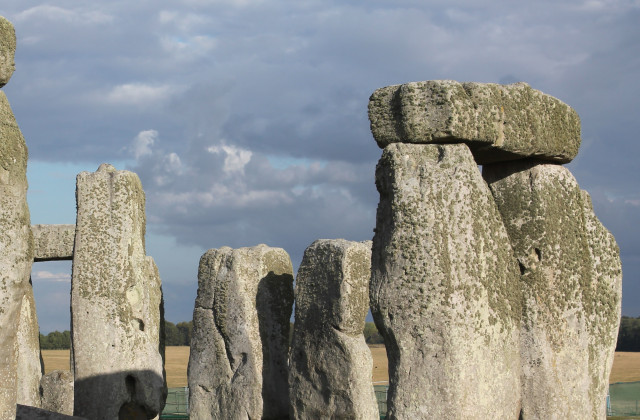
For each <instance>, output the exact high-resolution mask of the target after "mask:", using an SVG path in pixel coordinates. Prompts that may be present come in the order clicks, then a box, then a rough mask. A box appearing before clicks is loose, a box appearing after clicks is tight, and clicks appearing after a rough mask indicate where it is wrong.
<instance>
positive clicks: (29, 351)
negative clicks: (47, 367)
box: [17, 285, 43, 407]
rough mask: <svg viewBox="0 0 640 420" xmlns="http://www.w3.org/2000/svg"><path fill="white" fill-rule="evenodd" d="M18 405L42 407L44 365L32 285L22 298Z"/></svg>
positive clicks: (19, 330)
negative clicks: (41, 393) (41, 394)
mask: <svg viewBox="0 0 640 420" xmlns="http://www.w3.org/2000/svg"><path fill="white" fill-rule="evenodd" d="M17 341H18V370H17V372H18V373H17V379H18V384H17V385H18V397H17V401H18V404H24V405H29V406H31V407H40V378H42V373H43V364H42V357H41V356H40V329H39V328H38V316H37V314H36V302H35V299H34V297H33V288H32V287H31V285H29V286H28V287H27V290H26V292H25V294H24V297H23V298H22V308H21V310H20V322H19V324H18V340H17Z"/></svg>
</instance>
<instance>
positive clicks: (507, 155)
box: [369, 80, 580, 164]
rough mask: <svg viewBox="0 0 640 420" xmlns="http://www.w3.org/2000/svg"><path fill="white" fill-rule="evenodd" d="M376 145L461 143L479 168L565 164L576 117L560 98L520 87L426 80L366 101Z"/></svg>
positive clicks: (576, 137) (573, 146) (572, 150)
mask: <svg viewBox="0 0 640 420" xmlns="http://www.w3.org/2000/svg"><path fill="white" fill-rule="evenodd" d="M369 120H370V121H371V132H372V133H373V137H374V138H375V139H376V141H377V143H378V146H380V147H381V148H384V147H385V146H387V145H388V144H391V143H398V142H400V143H461V142H464V143H467V144H468V146H469V148H471V151H472V152H473V155H474V158H475V160H476V161H477V162H478V163H479V164H485V163H490V162H498V161H504V160H517V159H522V158H524V157H529V156H533V157H537V158H540V159H544V160H549V161H554V162H563V163H564V162H569V161H571V160H572V159H573V158H574V157H575V156H576V154H577V153H578V149H579V147H580V118H579V117H578V114H577V113H576V112H575V111H574V110H573V109H572V108H571V107H569V106H568V105H566V104H564V103H563V102H561V101H560V100H558V99H556V98H554V97H552V96H549V95H546V94H544V93H542V92H540V91H538V90H535V89H532V88H531V87H530V86H529V85H527V84H526V83H516V84H513V85H498V84H493V83H459V82H456V81H453V80H432V81H427V82H413V83H406V84H403V85H395V86H388V87H385V88H381V89H378V90H376V91H375V92H374V93H373V94H372V95H371V98H370V99H369Z"/></svg>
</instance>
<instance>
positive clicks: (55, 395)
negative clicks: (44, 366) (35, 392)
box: [40, 370, 73, 416]
mask: <svg viewBox="0 0 640 420" xmlns="http://www.w3.org/2000/svg"><path fill="white" fill-rule="evenodd" d="M40 388H41V390H42V399H41V401H42V408H43V409H45V410H49V411H53V412H55V413H61V414H66V415H69V416H70V415H73V374H72V373H71V372H70V371H68V370H54V371H51V372H49V373H47V374H46V375H44V376H43V377H42V379H41V380H40Z"/></svg>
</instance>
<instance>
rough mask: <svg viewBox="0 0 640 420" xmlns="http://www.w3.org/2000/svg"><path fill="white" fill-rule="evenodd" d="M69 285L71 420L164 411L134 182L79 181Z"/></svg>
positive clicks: (151, 276)
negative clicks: (133, 409)
mask: <svg viewBox="0 0 640 420" xmlns="http://www.w3.org/2000/svg"><path fill="white" fill-rule="evenodd" d="M76 196H77V201H78V203H77V204H78V205H77V207H78V214H77V222H76V237H75V249H74V260H73V271H72V279H71V312H72V313H71V322H72V324H71V328H72V338H73V340H72V345H73V362H72V367H73V372H74V375H75V389H74V392H75V398H74V405H75V409H74V410H75V411H74V413H75V414H76V415H80V416H84V417H87V418H91V419H113V418H118V413H119V412H120V410H121V409H122V407H124V406H126V407H127V408H131V406H132V405H133V406H135V407H138V408H139V409H140V410H143V411H144V412H145V413H146V415H147V416H148V417H149V418H152V417H154V416H155V415H156V414H158V413H159V412H160V411H161V410H162V407H163V406H164V399H165V397H166V386H165V382H164V368H163V358H164V348H163V347H162V346H161V342H160V332H161V329H162V325H163V322H164V321H163V319H162V311H163V309H162V305H163V303H162V287H161V281H160V276H159V275H158V270H157V267H156V265H155V263H154V262H153V259H152V258H151V257H147V256H146V255H145V247H144V233H145V212H144V204H145V198H144V192H143V190H142V185H141V184H140V180H139V178H138V176H137V175H136V174H134V173H132V172H128V171H117V170H116V169H115V168H114V167H113V166H111V165H106V164H103V165H101V166H100V167H99V168H98V170H97V171H96V172H94V173H88V172H82V173H80V174H79V175H78V176H77V187H76Z"/></svg>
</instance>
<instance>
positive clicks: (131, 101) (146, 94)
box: [104, 83, 175, 105]
mask: <svg viewBox="0 0 640 420" xmlns="http://www.w3.org/2000/svg"><path fill="white" fill-rule="evenodd" d="M174 90H175V89H174V88H172V87H171V86H168V85H162V86H151V85H147V84H144V83H125V84H123V85H118V86H115V87H113V88H112V89H111V90H110V91H109V92H108V93H107V95H106V97H105V98H104V99H105V100H106V101H107V102H108V103H111V104H113V105H155V104H157V103H158V102H163V101H165V100H167V99H168V98H169V96H170V95H171V93H172V92H173V91H174Z"/></svg>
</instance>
